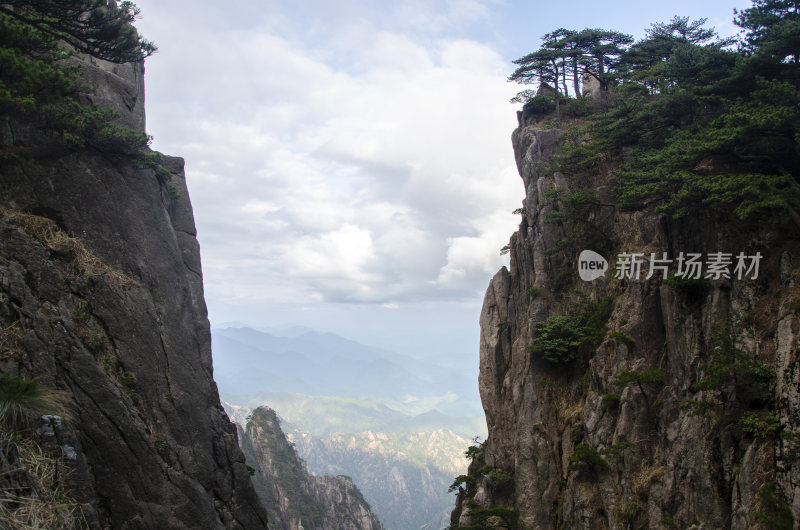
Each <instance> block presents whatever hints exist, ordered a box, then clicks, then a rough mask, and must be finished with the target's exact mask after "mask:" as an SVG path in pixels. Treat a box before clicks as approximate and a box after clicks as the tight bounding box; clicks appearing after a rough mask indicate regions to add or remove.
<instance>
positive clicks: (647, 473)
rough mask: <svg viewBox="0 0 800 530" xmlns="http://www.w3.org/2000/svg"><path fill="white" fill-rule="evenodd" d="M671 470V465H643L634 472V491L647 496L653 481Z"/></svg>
mask: <svg viewBox="0 0 800 530" xmlns="http://www.w3.org/2000/svg"><path fill="white" fill-rule="evenodd" d="M669 471H670V467H669V466H655V465H649V466H642V468H641V469H639V471H637V472H636V473H634V474H633V479H632V481H631V482H632V486H633V491H634V492H635V493H636V494H637V495H639V496H642V497H646V496H647V493H648V492H649V491H650V487H651V486H652V485H653V482H655V481H656V480H658V479H659V478H661V477H663V476H664V475H666V474H667V473H668V472H669Z"/></svg>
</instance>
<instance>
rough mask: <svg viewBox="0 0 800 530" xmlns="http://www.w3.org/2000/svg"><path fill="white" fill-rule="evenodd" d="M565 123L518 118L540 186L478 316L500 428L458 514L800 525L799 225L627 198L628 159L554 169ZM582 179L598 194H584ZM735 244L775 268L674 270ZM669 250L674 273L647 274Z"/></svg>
mask: <svg viewBox="0 0 800 530" xmlns="http://www.w3.org/2000/svg"><path fill="white" fill-rule="evenodd" d="M561 134H562V130H560V129H558V128H547V127H542V124H541V122H536V121H535V120H533V119H529V117H527V116H524V115H520V126H519V127H518V128H517V129H516V130H515V131H514V133H513V136H512V143H513V147H514V154H515V157H516V161H517V166H518V169H519V173H520V175H521V177H522V180H523V182H524V185H525V192H526V195H525V199H524V202H523V206H524V209H523V213H522V222H521V224H520V226H519V230H518V231H517V232H516V233H515V234H513V236H512V237H511V242H510V245H509V247H510V255H511V264H510V270H508V269H506V268H503V269H501V270H500V271H499V272H498V273H497V274H496V275H495V276H494V278H493V279H492V280H491V282H490V284H489V287H488V289H487V292H486V297H485V299H484V304H483V309H482V311H481V315H480V324H481V334H480V380H479V385H480V393H481V398H482V402H483V406H484V410H485V412H486V419H487V424H488V428H489V436H488V438H487V440H486V441H485V442H484V443H482V444H479V445H476V446H474V447H473V448H471V450H470V451H469V452H468V456H469V457H471V458H472V463H471V465H470V469H469V473H468V475H466V476H462V477H459V479H458V482H459V483H460V485H461V487H460V491H459V494H458V499H457V506H456V509H455V510H454V512H453V516H452V526H451V528H459V527H470V528H475V527H480V528H484V527H487V526H488V527H498V528H502V527H505V528H592V529H596V528H620V529H621V528H688V527H691V528H701V527H702V528H733V529H742V530H743V529H746V528H791V527H792V520H794V521H797V520H800V465H798V460H797V455H798V432H799V431H800V399H799V398H800V395H798V388H800V365H799V364H798V329H800V317H799V315H798V307H799V306H800V303H799V302H798V300H800V287H799V286H798V274H800V270H799V269H798V264H797V256H798V255H800V254H799V252H800V246H798V240H797V230H796V227H794V226H793V225H789V224H778V225H775V224H767V223H764V224H761V223H749V224H743V223H737V222H731V223H728V224H720V223H719V222H718V218H716V217H714V215H712V214H713V213H714V212H709V211H705V212H704V211H698V212H695V213H694V214H693V215H692V216H689V217H684V218H682V219H674V218H672V217H670V216H668V215H666V214H662V213H657V212H656V211H655V210H654V209H653V207H652V206H650V207H644V208H641V209H639V210H638V211H623V210H621V209H620V208H618V207H617V206H616V205H615V201H614V193H613V187H612V186H613V182H612V171H611V169H612V164H613V161H609V162H603V161H601V163H600V165H599V168H598V169H597V170H596V171H594V172H591V173H584V174H580V175H566V174H562V173H559V172H555V173H552V172H550V173H548V172H547V162H548V161H549V160H550V159H551V157H553V156H554V154H555V153H556V152H557V149H558V139H559V137H560V136H561ZM581 190H591V200H590V201H584V202H583V203H582V204H577V201H576V200H573V201H572V202H570V198H572V199H574V198H575V197H578V195H575V193H576V192H581ZM587 196H588V195H587ZM582 250H592V251H594V252H596V253H597V254H600V255H601V256H603V257H605V258H606V259H607V260H608V265H607V270H606V271H605V275H604V276H603V275H602V274H600V277H599V278H597V279H595V280H593V281H583V280H581V279H580V277H579V272H580V270H579V267H580V264H579V255H580V254H579V253H580V252H581V251H582ZM717 252H724V253H731V255H732V261H733V263H732V264H731V271H733V270H734V269H733V267H734V265H736V256H737V255H738V254H740V253H742V254H743V255H744V256H746V257H748V258H747V259H750V257H754V256H757V255H759V254H760V256H761V260H760V262H759V265H760V270H759V271H758V273H757V274H753V272H754V271H753V270H752V269H749V273H748V274H746V275H743V276H742V277H738V275H736V274H731V275H730V277H729V278H725V277H724V276H721V277H717V278H714V277H713V276H712V277H711V278H706V277H705V270H704V273H703V275H702V277H700V278H698V279H697V280H688V279H686V280H681V279H680V278H676V276H675V273H676V267H677V266H678V263H677V258H678V257H679V256H680V255H681V253H685V255H688V253H699V254H702V255H703V258H702V259H703V260H704V263H705V264H707V261H708V259H709V258H708V256H709V255H710V254H712V253H717ZM664 253H666V258H667V259H671V260H673V261H672V262H671V263H670V264H669V266H670V269H669V274H662V271H661V270H660V269H657V270H656V273H655V274H653V275H652V276H651V277H649V278H647V275H648V272H649V268H650V265H651V262H652V261H654V260H653V256H651V254H652V255H654V256H655V257H656V259H661V258H663V257H664ZM633 254H639V255H641V256H643V257H644V258H643V262H642V270H641V274H640V275H638V276H634V275H633V272H634V271H633V270H632V269H630V268H626V265H625V260H628V262H630V256H631V255H633ZM626 255H627V257H626ZM648 258H649V259H648ZM656 264H659V263H658V262H656ZM585 265H587V267H586V268H587V269H588V265H589V264H588V263H586V264H585ZM747 265H752V259H750V261H747ZM596 266H597V267H600V268H601V267H602V263H601V261H599V260H598V261H597V265H596ZM593 267H594V266H593ZM620 273H621V274H620ZM617 275H619V276H620V277H615V276H617Z"/></svg>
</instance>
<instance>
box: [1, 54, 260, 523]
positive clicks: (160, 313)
mask: <svg viewBox="0 0 800 530" xmlns="http://www.w3.org/2000/svg"><path fill="white" fill-rule="evenodd" d="M71 60H72V61H73V62H74V63H75V64H79V65H80V68H81V71H82V73H83V76H84V78H85V79H86V80H88V81H89V84H90V85H91V86H92V87H93V90H88V91H86V92H85V93H84V94H82V95H81V96H80V98H81V100H82V101H84V102H85V103H96V104H98V105H101V106H103V107H106V108H113V109H115V110H116V111H117V113H118V114H119V117H118V123H119V124H120V125H125V126H128V127H130V128H132V129H133V130H135V131H140V132H143V131H144V122H145V117H144V91H143V90H144V83H143V65H142V64H141V63H128V64H112V63H107V62H104V61H98V60H84V59H82V58H73V59H71ZM4 109H5V107H4ZM0 154H1V155H2V157H1V158H2V162H0V163H2V166H0V343H2V358H1V359H0V371H2V372H3V374H10V375H11V376H13V377H22V378H24V379H25V380H35V381H36V382H38V384H39V385H40V386H42V387H44V388H47V389H49V391H57V392H58V395H60V396H61V399H60V401H61V402H62V405H61V406H59V407H56V408H54V410H52V411H49V412H51V415H49V416H46V418H45V420H43V422H44V423H43V425H41V426H39V429H38V435H37V434H35V433H34V438H35V441H37V443H38V444H39V446H40V447H42V448H43V450H44V452H45V453H49V456H48V458H50V459H51V460H50V461H52V462H55V464H54V465H55V466H56V469H57V470H58V472H57V473H56V479H54V482H53V481H51V482H50V483H49V486H50V488H51V489H52V488H55V489H57V490H58V491H60V492H62V493H63V494H64V495H65V496H67V497H68V498H70V499H72V500H73V501H74V503H75V504H74V508H75V510H74V515H75V518H76V520H78V521H81V520H82V521H85V523H86V524H88V526H89V527H91V528H109V527H113V528H148V529H150V528H164V529H166V528H192V529H195V528H248V529H252V528H266V513H265V511H264V509H263V508H262V506H261V505H260V504H259V501H258V499H257V497H256V493H255V490H254V489H253V486H252V484H251V481H250V476H249V474H248V472H247V469H246V466H245V462H244V456H243V454H242V452H241V450H240V449H239V447H238V443H237V433H236V428H235V426H234V424H233V423H231V422H230V421H229V420H228V418H227V416H226V415H225V412H224V411H223V409H222V407H221V405H220V401H219V397H218V393H217V387H216V384H215V383H214V380H213V378H212V365H211V338H210V333H209V323H208V319H207V314H206V306H205V301H204V298H203V283H202V273H201V264H200V252H199V245H198V242H197V239H196V231H195V225H194V220H193V214H192V208H191V204H190V201H189V194H188V191H187V188H186V183H185V178H184V172H183V160H182V159H180V158H175V157H168V156H163V157H161V156H158V155H155V154H153V153H149V154H148V157H149V160H150V161H151V162H152V161H153V160H158V161H159V162H158V167H157V168H155V167H153V165H152V164H149V165H146V164H145V165H143V164H141V163H140V161H138V160H137V159H136V158H134V157H131V156H124V155H120V154H114V153H109V152H104V151H102V150H99V149H96V148H93V147H90V146H74V145H73V146H70V145H65V144H63V143H59V142H57V141H54V139H53V136H52V135H50V134H48V133H47V131H45V130H43V129H42V128H41V122H40V121H37V120H27V119H25V116H24V115H20V114H19V113H15V112H5V111H3V113H2V114H0ZM44 412H48V411H44ZM54 414H59V415H63V416H65V417H64V418H63V419H62V418H61V417H54ZM32 428H33V429H35V428H36V425H34V426H33V427H32ZM3 431H4V436H3V443H4V453H3V454H4V456H3V462H2V465H3V467H4V469H5V470H7V471H8V470H11V471H9V473H12V472H16V471H17V468H18V467H19V465H20V462H21V461H20V460H19V458H18V457H17V456H16V455H17V451H16V449H14V447H13V444H11V442H9V438H8V437H7V436H6V435H7V433H6V432H5V428H3ZM27 432H29V433H30V432H31V431H27ZM37 437H38V438H37ZM4 476H5V477H6V480H7V478H8V476H9V475H8V474H4ZM23 479H24V477H23ZM23 479H20V480H22V482H23V483H22V486H20V488H21V489H20V490H18V491H17V493H15V495H16V496H17V497H14V498H16V499H17V500H16V501H14V500H13V499H14V498H12V500H11V501H9V500H8V499H6V500H5V501H4V503H3V508H4V510H6V509H8V510H12V511H13V510H14V509H15V508H17V507H19V506H20V505H22V504H24V503H25V502H27V501H25V499H29V500H30V499H34V498H36V496H37V492H36V491H31V489H32V486H30V484H28V483H27V482H25V481H24V480H23ZM5 486H6V487H8V488H13V487H14V484H5ZM17 486H19V483H18V484H17ZM33 489H34V490H35V488H33ZM7 491H14V490H7ZM28 504H31V503H28ZM64 524H65V525H66V524H67V523H64ZM53 527H54V526H53Z"/></svg>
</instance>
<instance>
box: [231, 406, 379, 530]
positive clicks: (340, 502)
mask: <svg viewBox="0 0 800 530" xmlns="http://www.w3.org/2000/svg"><path fill="white" fill-rule="evenodd" d="M240 438H241V443H242V449H243V450H244V453H245V456H246V458H247V462H249V464H250V465H251V466H252V468H253V473H254V475H253V482H254V484H255V487H256V490H257V491H258V494H259V497H260V498H261V500H262V502H263V503H264V505H265V506H267V509H268V514H269V519H270V527H271V528H284V529H289V530H301V529H306V530H315V529H316V530H382V529H383V526H381V523H380V521H378V518H377V517H376V516H375V515H374V514H373V513H372V511H371V510H370V506H369V504H368V503H367V501H365V500H364V497H363V496H362V495H361V492H360V491H359V490H358V488H357V487H356V485H355V484H354V483H353V481H352V479H351V478H350V477H347V476H344V475H339V476H335V477H334V476H330V475H325V476H314V475H310V474H309V473H308V469H307V468H306V464H305V462H303V460H301V459H300V457H299V456H297V451H296V450H295V448H294V445H293V444H290V443H289V441H288V440H287V439H286V436H285V435H284V434H283V432H282V431H281V427H280V423H279V421H278V416H277V415H276V414H275V411H273V410H272V409H270V408H267V407H259V408H257V409H256V410H254V411H253V413H252V415H251V417H250V419H249V420H248V421H247V427H246V429H245V430H241V431H240Z"/></svg>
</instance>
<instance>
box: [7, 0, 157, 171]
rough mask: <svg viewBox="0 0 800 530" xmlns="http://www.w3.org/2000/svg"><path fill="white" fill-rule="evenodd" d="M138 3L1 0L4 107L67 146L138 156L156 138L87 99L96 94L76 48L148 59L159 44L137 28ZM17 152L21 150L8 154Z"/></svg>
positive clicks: (117, 58) (108, 56) (111, 57)
mask: <svg viewBox="0 0 800 530" xmlns="http://www.w3.org/2000/svg"><path fill="white" fill-rule="evenodd" d="M138 13H139V11H138V9H137V8H136V6H135V5H134V4H133V3H132V2H128V1H125V2H120V3H119V4H116V3H109V2H106V1H105V0H37V1H35V2H32V1H29V0H7V1H4V2H2V3H0V112H3V113H6V114H9V115H12V116H16V117H20V118H25V119H26V120H27V121H31V122H33V123H39V124H41V125H42V126H43V127H44V128H45V129H46V130H47V131H49V132H50V133H51V135H52V137H53V140H54V141H55V142H56V143H57V144H60V145H61V146H63V147H67V148H76V147H86V146H89V147H93V148H96V149H99V150H102V151H105V152H114V153H124V154H131V155H134V154H136V153H138V152H140V151H141V150H142V149H145V148H146V147H147V146H148V144H149V142H150V138H149V137H148V136H147V135H146V134H143V133H140V132H137V131H134V130H132V129H130V128H128V127H124V126H121V125H118V124H116V123H115V121H114V120H115V119H116V118H117V114H116V113H115V112H114V111H112V110H110V109H106V108H102V107H100V106H98V105H95V104H85V103H84V102H83V100H82V98H81V94H85V93H88V92H91V90H92V88H91V87H89V86H87V85H86V83H85V82H84V80H83V78H82V75H81V71H80V70H81V66H78V65H80V64H81V61H80V60H69V61H68V59H71V58H73V57H74V56H75V55H76V53H81V54H87V55H88V56H90V57H92V58H96V59H102V60H106V61H111V62H115V63H127V62H135V61H141V60H143V59H144V58H145V57H147V56H149V55H150V54H152V53H153V52H154V51H155V50H156V48H155V46H154V45H153V44H152V43H151V42H149V41H146V40H144V39H143V38H141V37H140V36H139V34H138V33H137V32H136V29H135V28H134V27H133V26H132V22H133V20H134V19H135V17H136V16H137V15H138ZM0 154H8V155H9V156H11V157H14V156H17V155H16V154H15V153H13V152H9V153H0Z"/></svg>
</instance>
